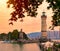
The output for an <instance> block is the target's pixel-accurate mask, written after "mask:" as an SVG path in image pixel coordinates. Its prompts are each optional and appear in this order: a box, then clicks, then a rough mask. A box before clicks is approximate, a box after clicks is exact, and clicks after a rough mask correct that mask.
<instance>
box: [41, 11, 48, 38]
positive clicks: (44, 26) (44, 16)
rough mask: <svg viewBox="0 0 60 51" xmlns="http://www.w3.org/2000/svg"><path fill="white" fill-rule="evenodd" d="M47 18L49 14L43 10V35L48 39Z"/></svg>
mask: <svg viewBox="0 0 60 51" xmlns="http://www.w3.org/2000/svg"><path fill="white" fill-rule="evenodd" d="M46 19H47V16H46V15H45V12H42V16H41V33H42V34H41V35H42V36H41V37H42V38H43V39H47V24H46Z"/></svg>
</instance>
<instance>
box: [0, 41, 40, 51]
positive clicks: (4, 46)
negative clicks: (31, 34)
mask: <svg viewBox="0 0 60 51" xmlns="http://www.w3.org/2000/svg"><path fill="white" fill-rule="evenodd" d="M0 51H40V48H39V46H38V44H37V43H30V44H23V45H18V44H10V43H4V42H2V41H1V42H0Z"/></svg>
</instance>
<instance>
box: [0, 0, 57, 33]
mask: <svg viewBox="0 0 60 51" xmlns="http://www.w3.org/2000/svg"><path fill="white" fill-rule="evenodd" d="M6 2H7V0H0V33H3V32H4V33H8V32H9V31H13V30H15V29H17V30H18V31H20V29H21V28H22V29H23V31H24V32H26V33H30V32H40V31H41V15H42V12H43V11H45V12H46V15H47V30H49V29H48V28H49V26H50V25H51V20H52V18H51V17H52V15H53V12H52V9H50V10H47V6H48V3H46V2H45V1H44V2H43V4H42V5H40V6H39V8H38V11H37V12H38V15H37V16H36V18H35V17H33V18H31V17H30V16H29V17H28V16H26V17H25V18H23V19H24V22H23V23H21V22H20V21H18V22H14V25H13V26H12V25H9V21H8V20H9V18H10V17H11V15H10V13H11V12H12V11H13V9H12V8H11V7H10V8H7V4H6ZM55 30H58V27H56V28H55Z"/></svg>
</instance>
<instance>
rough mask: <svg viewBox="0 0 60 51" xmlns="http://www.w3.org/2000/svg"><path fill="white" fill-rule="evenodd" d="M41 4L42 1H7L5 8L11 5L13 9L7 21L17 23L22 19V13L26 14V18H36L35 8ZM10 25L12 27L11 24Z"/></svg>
mask: <svg viewBox="0 0 60 51" xmlns="http://www.w3.org/2000/svg"><path fill="white" fill-rule="evenodd" d="M42 2H43V0H8V2H7V7H8V8H9V7H10V5H12V8H13V9H14V10H13V11H12V13H11V18H10V19H9V20H10V21H17V20H18V19H19V18H24V17H25V15H24V13H27V16H31V17H36V15H37V8H38V6H39V5H40V4H42ZM10 24H12V25H13V23H12V22H11V23H10Z"/></svg>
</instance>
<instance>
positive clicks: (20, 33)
mask: <svg viewBox="0 0 60 51" xmlns="http://www.w3.org/2000/svg"><path fill="white" fill-rule="evenodd" d="M19 39H28V37H27V35H26V33H25V32H23V30H22V29H21V30H20V32H19Z"/></svg>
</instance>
